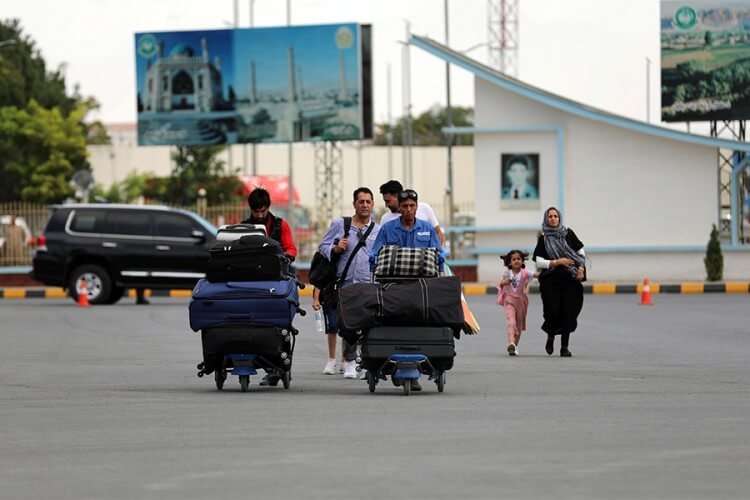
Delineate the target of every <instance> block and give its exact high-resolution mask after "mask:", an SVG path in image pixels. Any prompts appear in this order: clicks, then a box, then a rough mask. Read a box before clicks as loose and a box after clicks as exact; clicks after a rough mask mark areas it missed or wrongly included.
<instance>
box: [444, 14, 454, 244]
mask: <svg viewBox="0 0 750 500" xmlns="http://www.w3.org/2000/svg"><path fill="white" fill-rule="evenodd" d="M443 5H444V7H445V46H446V47H449V46H450V43H449V40H450V38H449V29H448V26H449V18H448V0H445V1H444V2H443ZM452 115H453V109H452V108H451V65H450V63H449V62H446V63H445V121H446V125H447V126H448V127H452V126H453V116H452ZM445 140H446V142H447V153H448V227H451V226H453V134H451V133H450V132H449V133H447V134H445ZM448 245H449V248H450V250H451V255H455V254H454V252H455V245H454V238H453V232H451V233H450V234H449V235H448Z"/></svg>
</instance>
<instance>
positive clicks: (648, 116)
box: [646, 57, 651, 123]
mask: <svg viewBox="0 0 750 500" xmlns="http://www.w3.org/2000/svg"><path fill="white" fill-rule="evenodd" d="M646 123H651V59H649V58H648V57H646Z"/></svg>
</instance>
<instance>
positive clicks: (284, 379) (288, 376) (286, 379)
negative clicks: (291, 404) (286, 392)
mask: <svg viewBox="0 0 750 500" xmlns="http://www.w3.org/2000/svg"><path fill="white" fill-rule="evenodd" d="M291 382H292V372H291V370H290V371H285V372H281V384H282V385H283V386H284V389H289V384H290V383H291Z"/></svg>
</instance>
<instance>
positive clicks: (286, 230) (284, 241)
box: [265, 217, 297, 257]
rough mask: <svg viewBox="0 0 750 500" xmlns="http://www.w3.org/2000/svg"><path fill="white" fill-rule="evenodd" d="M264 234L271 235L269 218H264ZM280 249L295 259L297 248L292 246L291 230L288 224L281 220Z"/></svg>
mask: <svg viewBox="0 0 750 500" xmlns="http://www.w3.org/2000/svg"><path fill="white" fill-rule="evenodd" d="M265 224H266V232H267V233H268V234H271V218H270V217H267V218H266V223H265ZM279 243H280V244H281V249H282V250H283V251H284V253H286V254H289V255H291V256H292V257H297V247H296V246H295V245H294V236H292V228H291V226H289V223H288V222H287V221H285V220H284V219H282V220H281V238H280V239H279Z"/></svg>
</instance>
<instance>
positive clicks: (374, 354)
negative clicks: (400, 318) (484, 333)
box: [361, 326, 456, 372]
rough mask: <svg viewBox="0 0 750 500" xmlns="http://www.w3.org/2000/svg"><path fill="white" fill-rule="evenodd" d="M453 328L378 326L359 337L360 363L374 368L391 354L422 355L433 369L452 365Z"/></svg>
mask: <svg viewBox="0 0 750 500" xmlns="http://www.w3.org/2000/svg"><path fill="white" fill-rule="evenodd" d="M455 333H456V332H455V330H454V329H453V328H449V327H437V326H380V327H376V328H371V329H370V330H368V331H367V333H365V335H364V337H363V338H362V352H361V358H362V362H361V365H362V366H363V367H364V368H365V369H366V370H370V371H373V372H374V371H378V370H380V368H381V367H382V366H383V364H384V363H385V362H386V360H387V359H388V357H389V356H391V355H393V354H424V355H425V356H427V359H428V361H429V362H430V364H431V365H432V366H433V368H435V369H436V370H450V369H451V368H453V358H455V357H456V344H455V340H454V334H455Z"/></svg>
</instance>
